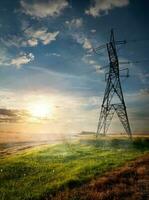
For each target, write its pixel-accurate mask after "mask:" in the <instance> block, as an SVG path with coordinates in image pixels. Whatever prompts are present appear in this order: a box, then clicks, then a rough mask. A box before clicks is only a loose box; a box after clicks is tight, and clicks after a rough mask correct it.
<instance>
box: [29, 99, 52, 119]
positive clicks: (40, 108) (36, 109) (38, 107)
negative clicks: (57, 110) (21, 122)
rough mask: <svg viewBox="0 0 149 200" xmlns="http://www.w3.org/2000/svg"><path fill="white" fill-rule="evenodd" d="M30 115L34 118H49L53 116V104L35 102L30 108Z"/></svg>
mask: <svg viewBox="0 0 149 200" xmlns="http://www.w3.org/2000/svg"><path fill="white" fill-rule="evenodd" d="M28 110H29V113H30V115H31V116H32V117H34V118H41V119H43V118H49V117H51V115H52V112H53V109H52V104H50V103H48V102H46V101H39V102H33V103H31V104H30V105H29V106H28Z"/></svg>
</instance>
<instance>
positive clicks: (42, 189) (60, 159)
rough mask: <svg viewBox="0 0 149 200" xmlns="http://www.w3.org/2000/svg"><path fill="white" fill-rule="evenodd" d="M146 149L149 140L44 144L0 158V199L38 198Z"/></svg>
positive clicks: (134, 156)
mask: <svg viewBox="0 0 149 200" xmlns="http://www.w3.org/2000/svg"><path fill="white" fill-rule="evenodd" d="M148 151H149V140H148V139H147V138H146V139H145V138H140V139H135V140H134V141H133V142H131V141H129V140H128V139H126V138H125V139H100V140H97V141H96V140H91V139H90V140H82V141H80V142H76V143H63V144H57V145H46V146H42V147H36V148H33V149H30V150H26V151H24V152H21V153H19V154H15V155H11V156H7V157H5V158H2V159H0V199H3V200H4V199H7V200H19V199H20V200H24V199H41V198H44V197H46V196H49V195H50V194H54V193H57V192H58V191H60V190H64V189H66V188H67V187H69V188H71V187H76V186H79V185H81V184H83V183H85V182H87V181H89V180H91V179H92V178H94V177H96V176H100V175H102V174H103V173H104V172H106V171H108V170H111V169H112V168H116V167H118V166H121V165H123V164H124V163H126V162H127V161H129V160H133V159H135V158H136V157H138V156H140V155H142V154H144V153H146V152H148Z"/></svg>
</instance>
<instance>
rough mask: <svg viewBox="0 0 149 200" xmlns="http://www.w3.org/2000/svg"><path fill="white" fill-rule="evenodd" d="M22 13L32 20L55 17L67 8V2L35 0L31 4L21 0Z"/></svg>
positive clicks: (60, 0) (61, 0)
mask: <svg viewBox="0 0 149 200" xmlns="http://www.w3.org/2000/svg"><path fill="white" fill-rule="evenodd" d="M20 3H21V7H22V12H23V13H25V14H26V15H30V16H31V17H33V18H37V19H39V18H45V17H56V16H59V15H61V14H62V12H63V10H64V9H65V8H67V7H68V2H67V0H47V1H41V0H36V1H33V2H29V1H25V0H21V2H20Z"/></svg>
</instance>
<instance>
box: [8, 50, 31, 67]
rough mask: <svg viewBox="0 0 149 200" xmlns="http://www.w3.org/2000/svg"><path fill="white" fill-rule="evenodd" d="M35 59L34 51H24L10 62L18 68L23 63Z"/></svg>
mask: <svg viewBox="0 0 149 200" xmlns="http://www.w3.org/2000/svg"><path fill="white" fill-rule="evenodd" d="M33 60H34V55H33V54H32V53H29V54H26V53H23V54H21V55H20V56H18V57H17V58H13V59H12V60H11V62H10V64H12V65H15V66H16V67H17V68H20V67H21V65H24V64H27V63H29V62H31V61H33Z"/></svg>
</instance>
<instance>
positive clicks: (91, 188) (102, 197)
mask: <svg viewBox="0 0 149 200" xmlns="http://www.w3.org/2000/svg"><path fill="white" fill-rule="evenodd" d="M47 199H49V200H51V199H52V200H149V154H146V155H144V156H142V157H140V158H138V159H136V160H135V161H133V162H129V164H127V165H125V166H123V167H121V168H118V169H116V170H113V171H112V172H108V173H106V174H105V175H104V176H103V177H100V178H97V179H96V180H95V179H94V180H92V181H91V182H90V183H89V184H85V185H84V186H82V187H80V188H74V189H68V190H67V191H64V192H61V193H59V194H58V195H57V196H55V197H53V198H47Z"/></svg>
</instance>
